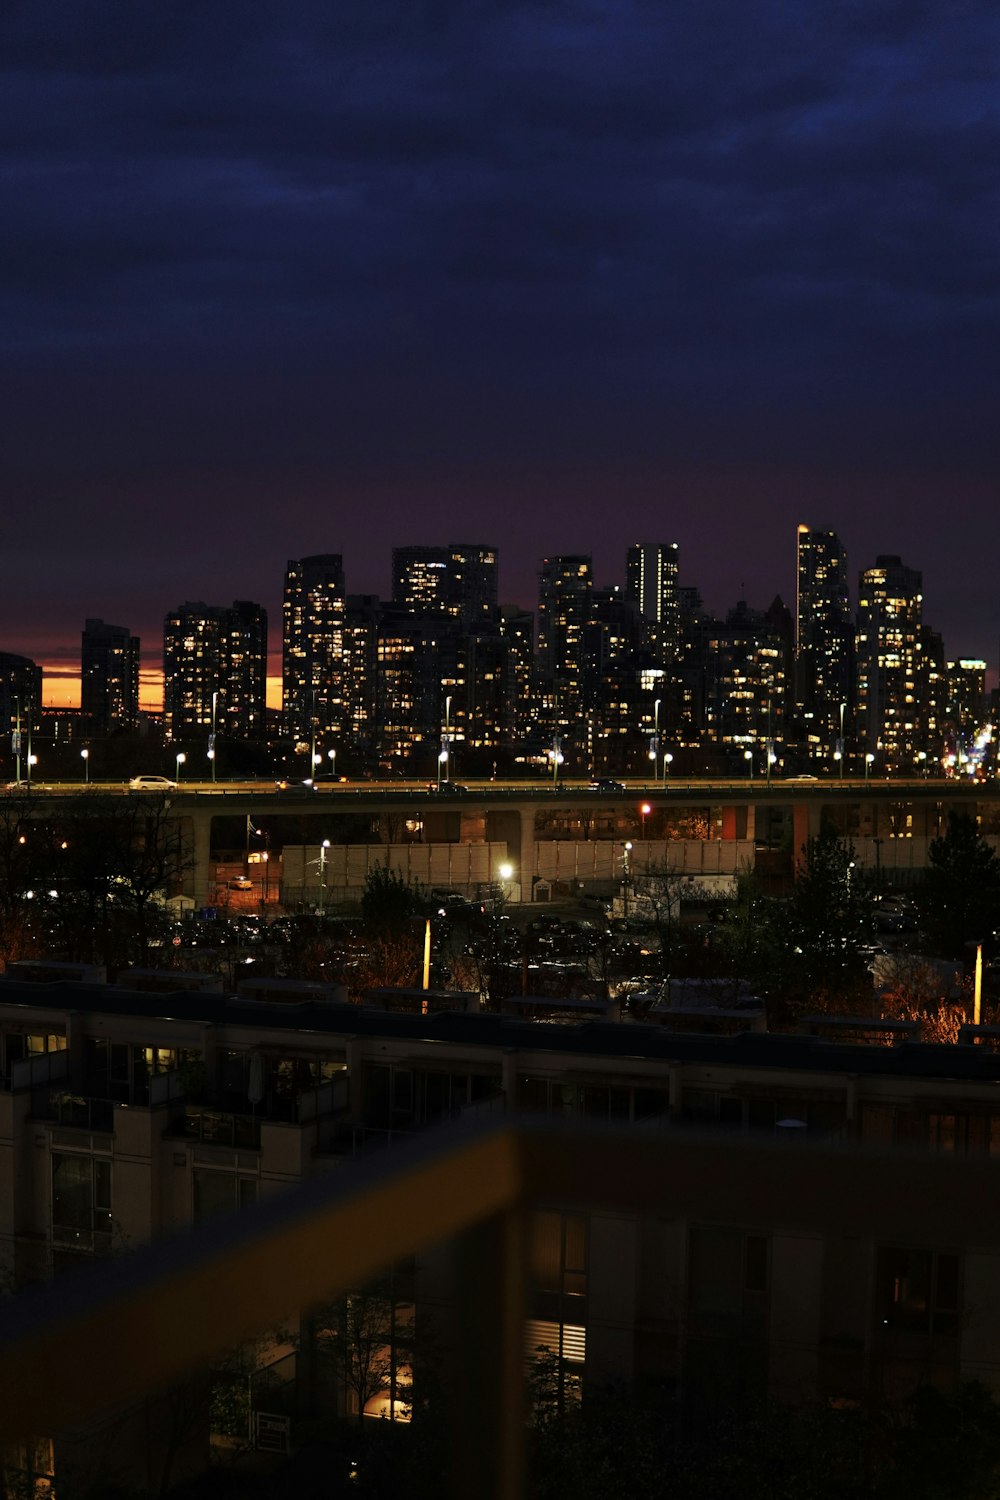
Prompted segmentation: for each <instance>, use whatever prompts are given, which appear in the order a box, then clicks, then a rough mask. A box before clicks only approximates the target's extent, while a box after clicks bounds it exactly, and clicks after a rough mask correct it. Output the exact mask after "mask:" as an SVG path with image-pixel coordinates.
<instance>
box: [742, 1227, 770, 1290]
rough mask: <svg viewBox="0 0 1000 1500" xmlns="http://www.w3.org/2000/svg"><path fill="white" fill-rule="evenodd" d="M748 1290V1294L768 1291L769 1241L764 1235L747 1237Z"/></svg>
mask: <svg viewBox="0 0 1000 1500" xmlns="http://www.w3.org/2000/svg"><path fill="white" fill-rule="evenodd" d="M746 1288H747V1291H748V1292H766V1291H767V1240H766V1239H765V1238H764V1236H763V1235H762V1234H750V1235H748V1236H747V1247H746Z"/></svg>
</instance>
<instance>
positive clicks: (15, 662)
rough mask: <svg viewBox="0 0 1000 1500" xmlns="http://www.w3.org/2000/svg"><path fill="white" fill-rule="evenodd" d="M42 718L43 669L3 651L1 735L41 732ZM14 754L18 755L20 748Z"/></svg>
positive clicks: (0, 662) (0, 653)
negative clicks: (39, 730) (31, 731)
mask: <svg viewBox="0 0 1000 1500" xmlns="http://www.w3.org/2000/svg"><path fill="white" fill-rule="evenodd" d="M41 718H42V669H41V667H40V666H38V665H37V664H36V663H35V662H33V661H32V660H31V659H30V658H29V657H27V656H15V655H14V654H13V652H11V651H0V731H2V732H3V733H4V734H11V735H14V734H16V733H17V731H18V728H20V730H21V733H22V734H27V732H28V730H29V729H38V728H39V727H40V725H41ZM14 753H15V754H19V753H20V752H19V750H18V749H17V747H16V746H15V747H14Z"/></svg>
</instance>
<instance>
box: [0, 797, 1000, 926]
mask: <svg viewBox="0 0 1000 1500" xmlns="http://www.w3.org/2000/svg"><path fill="white" fill-rule="evenodd" d="M123 795H128V796H129V797H135V798H147V797H152V796H157V797H158V796H159V795H161V794H159V793H149V792H128V791H127V788H126V787H124V786H123V785H122V783H120V782H118V783H98V782H91V783H90V784H89V785H87V786H81V785H80V784H78V783H77V784H73V785H70V784H54V785H43V786H39V785H35V786H33V787H32V788H31V790H30V793H29V792H28V790H27V788H26V787H24V786H22V787H20V788H14V789H9V790H8V792H7V798H8V799H13V800H16V802H18V803H22V802H24V801H30V805H31V809H32V812H33V814H34V815H37V816H53V815H55V816H58V815H59V814H60V813H64V814H66V815H70V816H72V815H73V814H74V813H78V812H81V811H83V810H85V809H86V808H87V807H90V808H91V809H94V808H96V806H97V805H98V804H99V802H100V800H101V799H102V797H107V796H116V797H117V796H123ZM162 795H164V797H165V799H166V802H167V804H168V805H169V811H170V815H171V817H172V818H176V819H177V820H178V823H179V826H180V827H181V829H182V830H183V833H184V836H185V839H186V841H187V843H188V846H189V849H190V852H191V857H192V858H191V868H190V871H189V874H188V877H187V881H186V889H187V894H188V895H190V896H191V897H192V898H193V899H194V900H195V901H196V902H197V903H198V904H206V903H211V902H213V901H215V900H217V899H218V897H219V893H220V885H221V888H222V889H224V888H225V873H226V872H229V873H237V872H239V871H240V870H242V869H243V868H244V867H245V868H246V870H247V872H248V873H249V874H250V876H251V878H252V879H253V880H254V882H255V886H259V887H260V888H261V889H260V891H258V892H256V894H257V895H262V894H265V887H266V893H267V894H269V895H270V896H271V897H272V898H273V897H275V896H277V895H278V893H279V891H282V892H284V894H286V895H287V897H288V899H290V900H305V901H310V900H313V901H314V900H316V899H317V896H320V897H321V898H323V899H329V900H330V901H333V900H335V899H338V898H340V897H343V898H345V899H351V897H352V896H355V897H356V895H357V893H358V891H359V890H360V889H361V888H362V887H363V885H364V882H365V878H366V876H367V873H368V871H369V870H370V869H371V868H372V866H373V864H375V863H383V862H384V861H385V860H386V859H388V860H389V862H390V864H391V865H393V866H394V867H396V868H398V869H400V870H401V871H403V873H405V874H406V875H407V876H408V877H409V878H413V879H419V880H420V881H421V883H422V884H425V885H442V886H444V885H447V886H456V887H466V888H474V887H476V886H478V885H483V884H487V883H496V882H498V881H499V880H500V879H501V875H500V869H501V866H506V865H510V866H512V867H513V871H514V873H513V875H512V876H510V877H508V881H509V887H510V889H511V893H512V894H513V895H514V897H515V899H517V898H520V899H522V900H530V899H531V898H532V894H535V895H542V894H547V893H549V892H552V891H555V892H556V893H559V892H561V891H562V890H564V889H565V890H578V889H584V890H586V889H587V888H593V889H595V890H597V889H603V890H605V891H606V890H607V889H608V888H609V886H613V885H614V884H615V883H616V882H619V881H621V880H622V879H623V878H624V877H625V875H626V873H627V872H628V873H631V874H632V875H633V876H636V875H641V874H643V873H645V872H646V871H647V870H649V871H658V870H663V869H669V870H671V871H672V872H676V873H677V874H679V875H683V876H685V877H687V878H688V879H689V880H691V881H698V880H706V881H709V882H710V883H711V882H715V881H718V880H721V879H726V878H730V877H731V876H732V875H734V874H735V873H737V872H738V871H740V870H741V869H744V868H747V867H755V868H757V869H758V870H759V871H761V872H762V873H766V874H768V875H770V876H773V877H774V878H775V879H776V880H781V879H790V878H791V877H792V874H793V870H794V865H795V861H796V857H797V855H798V852H799V851H800V850H801V848H802V846H803V845H804V844H805V842H806V840H807V839H808V838H809V837H810V836H814V835H815V834H817V833H818V832H819V831H820V829H821V827H823V826H824V825H826V824H830V825H832V826H833V827H834V828H835V829H836V830H837V832H838V833H839V834H841V835H842V836H843V837H845V838H849V839H850V840H851V841H852V842H853V844H854V848H855V858H856V860H857V863H858V865H859V867H861V868H872V869H879V870H881V872H882V873H883V874H884V875H885V876H886V877H887V878H890V879H892V880H894V881H897V882H900V883H906V882H907V881H909V880H911V879H913V878H915V876H916V875H917V874H918V872H919V871H920V870H921V869H922V868H923V867H924V866H925V864H926V860H927V850H928V847H929V845H930V843H931V841H932V840H933V839H934V838H935V837H937V836H939V835H940V834H941V833H942V832H943V831H944V829H945V828H946V826H947V819H948V814H949V813H950V812H952V811H957V812H964V813H967V814H969V815H970V816H973V817H975V818H977V819H978V820H979V823H980V828H981V830H982V831H983V833H984V834H985V835H986V836H987V837H988V838H989V839H990V840H991V842H996V843H998V844H1000V784H998V783H997V782H995V781H993V782H989V783H962V782H957V781H954V780H943V779H934V778H930V777H921V778H919V779H912V780H891V781H890V780H883V779H878V778H874V777H873V778H870V779H867V780H863V779H860V778H859V779H856V780H854V779H850V778H844V779H843V780H841V779H839V778H836V779H833V778H829V779H823V780H812V779H808V778H796V779H784V780H783V779H778V778H773V779H772V780H771V782H770V783H767V782H766V781H763V780H756V779H755V780H754V781H752V782H751V781H750V780H748V779H744V780H719V779H715V780H677V779H673V778H671V779H669V780H667V781H665V782H663V783H662V784H655V785H654V784H650V783H648V782H642V781H638V780H635V781H629V782H627V783H625V784H624V787H623V790H621V791H614V790H612V791H608V790H600V791H595V790H591V789H590V787H589V784H588V783H587V782H582V781H580V782H577V781H560V782H559V783H558V784H554V783H553V782H551V781H535V782H524V781H492V780H491V781H483V782H470V783H468V784H467V785H465V786H463V787H461V788H458V787H455V786H451V787H445V788H443V789H442V790H441V791H440V792H439V791H437V790H436V789H435V788H429V787H428V786H427V784H426V782H422V781H420V782H417V781H402V780H399V781H392V782H344V781H331V782H319V783H317V784H316V785H315V786H312V787H310V786H307V785H302V784H299V785H296V784H289V785H281V786H276V785H275V783H274V782H272V781H267V782H260V781H257V782H217V783H213V782H183V783H181V784H180V785H179V786H177V787H175V788H173V789H171V790H169V791H168V792H166V793H165V794H162ZM0 807H2V799H0ZM265 854H266V855H267V856H268V859H267V860H266V861H265V860H263V855H265ZM220 872H221V873H220Z"/></svg>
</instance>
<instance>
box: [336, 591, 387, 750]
mask: <svg viewBox="0 0 1000 1500" xmlns="http://www.w3.org/2000/svg"><path fill="white" fill-rule="evenodd" d="M381 617H382V604H381V600H380V599H379V598H378V595H377V594H348V596H347V607H346V609H345V610H344V629H343V654H342V658H341V660H342V668H343V685H344V716H343V728H342V731H341V733H342V738H343V740H344V742H345V744H346V746H347V747H348V748H349V749H350V750H353V751H357V752H359V753H360V754H361V755H363V756H368V755H369V754H370V753H371V751H372V750H374V748H375V739H376V727H377V706H378V705H377V683H378V627H379V621H380V619H381ZM331 748H334V749H335V748H336V746H333V747H331Z"/></svg>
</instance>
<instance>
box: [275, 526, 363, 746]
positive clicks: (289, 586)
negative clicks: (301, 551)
mask: <svg viewBox="0 0 1000 1500" xmlns="http://www.w3.org/2000/svg"><path fill="white" fill-rule="evenodd" d="M346 604H347V595H346V590H345V587H344V563H343V558H342V557H341V556H340V554H339V553H336V552H330V553H321V554H317V555H316V556H313V557H302V558H299V559H298V560H292V561H290V562H289V564H288V567H287V569H286V572H285V597H284V641H283V645H284V659H283V668H282V670H283V704H282V707H283V710H284V719H285V730H286V733H288V734H291V735H294V736H296V737H298V738H299V739H302V740H308V739H310V738H312V737H313V736H315V734H316V733H317V732H320V733H324V734H332V735H334V736H336V737H341V736H343V734H344V732H345V728H346V723H347V720H348V718H349V715H348V713H347V710H346V708H345V694H346V691H347V686H346V681H345V669H344V613H345V609H346Z"/></svg>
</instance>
